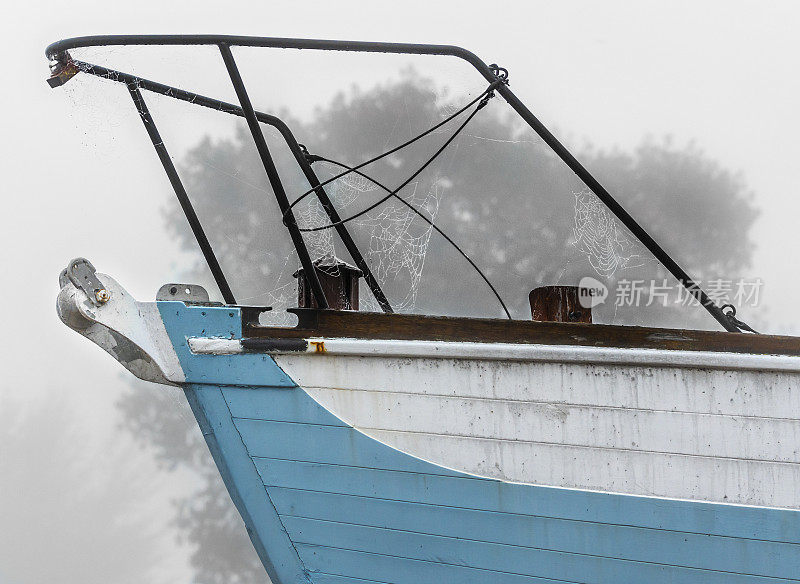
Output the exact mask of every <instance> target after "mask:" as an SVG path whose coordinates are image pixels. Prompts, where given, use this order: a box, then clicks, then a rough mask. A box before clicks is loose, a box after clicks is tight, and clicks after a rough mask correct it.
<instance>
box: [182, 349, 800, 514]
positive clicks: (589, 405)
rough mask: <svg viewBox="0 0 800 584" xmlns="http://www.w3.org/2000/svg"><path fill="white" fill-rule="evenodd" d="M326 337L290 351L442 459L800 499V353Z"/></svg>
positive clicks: (311, 379) (369, 418) (569, 483)
mask: <svg viewBox="0 0 800 584" xmlns="http://www.w3.org/2000/svg"><path fill="white" fill-rule="evenodd" d="M433 344H436V345H439V347H438V348H433V347H431V346H430V345H433ZM324 345H325V352H324V353H294V354H289V353H284V354H275V355H274V357H275V360H276V361H277V362H278V364H279V365H280V366H281V367H282V368H283V369H284V370H285V371H286V372H287V373H288V374H289V375H290V376H291V377H292V378H293V379H294V380H295V381H296V382H297V383H298V384H299V385H301V386H302V387H303V388H304V389H306V391H308V392H309V393H310V394H311V395H312V396H313V397H314V398H315V399H316V400H318V401H319V402H320V403H321V404H323V405H324V406H325V407H326V408H328V409H330V410H331V411H333V412H334V413H335V414H336V415H338V416H340V417H341V418H342V419H343V420H345V421H347V422H349V423H351V424H353V425H354V426H355V427H356V428H358V429H360V430H362V431H363V432H365V433H367V434H369V435H371V436H373V437H375V438H377V439H379V440H381V441H382V442H385V443H387V444H389V445H391V446H393V447H395V448H398V449H400V450H403V451H405V452H408V453H410V454H413V455H415V456H418V457H420V458H423V459H426V460H429V461H432V462H434V463H437V464H441V465H443V466H446V467H449V468H455V469H459V470H464V471H466V472H470V473H474V474H479V475H482V476H490V477H496V478H501V479H503V480H508V481H517V482H525V483H535V484H546V485H557V486H562V487H570V488H581V489H594V490H602V491H613V492H621V493H631V494H640V495H654V496H661V497H671V498H680V499H695V500H706V501H719V502H729V503H741V504H749V505H763V506H774V507H792V508H800V489H798V488H797V485H800V359H798V358H793V357H777V356H764V355H734V354H722V357H724V359H725V360H726V361H723V360H722V359H721V358H720V355H719V354H711V353H703V352H692V353H693V354H692V355H691V356H687V355H684V353H689V352H688V351H686V352H677V351H676V352H673V351H655V350H630V349H619V350H616V349H612V350H602V351H600V350H598V349H594V348H591V350H590V351H586V350H584V349H585V348H583V347H542V346H535V345H528V346H524V347H521V348H520V345H500V344H473V343H417V346H414V345H415V342H413V341H410V342H407V341H377V342H371V341H357V340H343V339H325V340H324ZM197 348H200V347H197V346H196V347H195V350H197ZM516 348H520V350H518V351H517V350H516ZM432 349H433V350H432ZM359 351H360V353H361V354H359ZM381 351H383V353H381ZM459 351H461V354H459ZM509 353H513V357H510V358H509V357H505V358H504V357H503V355H508V354H509ZM673 355H675V358H673V359H670V357H671V356H673ZM727 362H730V363H731V367H729V368H728V367H723V366H722V365H723V363H727ZM737 365H738V366H737Z"/></svg>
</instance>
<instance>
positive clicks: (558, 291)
mask: <svg viewBox="0 0 800 584" xmlns="http://www.w3.org/2000/svg"><path fill="white" fill-rule="evenodd" d="M528 299H529V300H530V303H531V317H532V318H533V320H540V321H549V322H588V323H591V322H592V309H591V307H589V308H585V307H583V306H581V303H580V301H579V288H578V287H577V286H542V287H540V288H534V289H533V290H531V293H530V295H529V296H528Z"/></svg>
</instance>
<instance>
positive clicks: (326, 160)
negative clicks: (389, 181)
mask: <svg viewBox="0 0 800 584" xmlns="http://www.w3.org/2000/svg"><path fill="white" fill-rule="evenodd" d="M311 158H313V161H314V162H316V161H319V162H328V163H330V164H335V165H336V166H340V167H342V168H345V169H347V170H349V171H351V172H353V173H354V174H357V175H359V176H361V177H364V178H365V179H367V180H368V181H370V182H371V183H373V184H375V185H377V186H378V187H380V188H382V189H383V190H384V191H386V192H388V193H389V196H392V197H394V198H395V199H397V200H398V201H400V202H401V203H403V204H404V205H405V206H406V207H408V208H409V209H411V210H412V211H413V212H414V213H416V214H417V215H418V216H419V217H420V218H421V219H422V220H423V221H425V222H426V223H427V224H428V225H430V226H431V227H432V228H433V229H434V230H436V233H438V234H439V235H441V236H442V237H444V238H445V240H447V242H448V243H449V244H450V245H452V246H453V247H454V248H455V250H456V251H457V252H458V253H460V254H461V255H462V256H463V257H464V259H465V260H467V262H469V265H471V266H472V267H473V268H474V269H475V271H476V272H478V275H479V276H480V277H481V278H483V281H484V282H486V285H487V286H489V288H490V289H491V291H492V293H493V294H494V296H495V298H497V301H498V302H500V306H502V307H503V312H505V313H506V316H507V317H508V319H509V320H511V313H510V312H509V310H508V308H507V307H506V303H505V302H503V299H502V298H501V297H500V293H499V292H498V291H497V289H496V288H495V287H494V286H493V285H492V283H491V282H490V281H489V278H487V277H486V274H484V273H483V271H482V270H481V269H480V268H479V267H478V266H477V265H476V264H475V262H473V261H472V259H471V258H470V257H469V256H468V255H467V254H466V252H465V251H464V250H463V249H461V247H459V245H458V244H457V243H456V242H455V241H453V240H452V239H451V238H450V236H448V235H447V234H446V233H445V232H444V231H442V230H441V229H440V228H439V227H437V226H436V225H435V224H434V223H433V221H431V220H430V219H428V218H427V217H426V216H425V215H423V214H422V212H421V211H419V210H418V209H417V208H416V207H414V205H412V204H411V203H409V202H408V201H406V200H405V199H404V198H403V197H401V196H400V195H398V194H397V193H396V192H393V191H392V190H391V189H390V188H389V187H387V186H385V185H383V184H382V183H380V182H378V181H377V180H376V179H374V178H372V177H371V176H368V175H366V174H364V173H363V172H361V171H360V170H358V169H357V168H355V167H353V166H348V165H346V164H344V163H341V162H338V161H336V160H331V159H330V158H325V157H324V156H319V155H316V154H315V155H313V156H311Z"/></svg>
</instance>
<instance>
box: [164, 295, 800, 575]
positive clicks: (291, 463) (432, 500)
mask: <svg viewBox="0 0 800 584" xmlns="http://www.w3.org/2000/svg"><path fill="white" fill-rule="evenodd" d="M192 310H193V309H189V308H186V307H182V308H180V311H179V312H180V315H181V316H180V317H179V318H184V317H186V316H187V315H188V314H191V311H192ZM162 311H163V312H164V313H165V319H164V320H165V324H166V327H167V330H168V331H170V335H171V336H173V338H174V340H175V342H176V350H178V355H179V357H180V359H181V362H184V360H188V361H194V360H198V359H205V360H206V361H205V362H206V363H207V364H208V367H210V368H211V369H210V370H209V371H208V372H207V373H205V374H204V375H205V377H207V378H212V377H216V373H215V371H216V370H219V369H220V368H222V369H223V370H225V371H231V370H233V369H234V368H238V367H241V368H242V371H243V372H246V373H245V375H248V376H249V375H251V370H250V368H251V367H258V368H259V370H260V374H261V375H262V383H261V385H259V386H257V387H253V386H247V387H235V386H236V385H237V383H236V380H235V379H230V380H229V383H227V384H224V385H222V384H213V385H206V384H199V385H198V384H192V385H190V386H189V387H188V388H187V395H189V396H190V401H192V402H193V403H197V404H199V405H198V406H197V407H196V411H199V410H203V411H205V412H206V414H205V415H206V417H207V418H208V421H207V425H208V426H209V427H216V428H219V430H218V431H215V432H214V433H213V434H214V435H215V436H216V433H217V432H220V433H223V434H225V433H229V434H230V437H231V441H232V443H234V445H235V447H236V451H237V453H238V454H235V455H234V454H232V450H231V449H228V448H219V449H218V452H219V454H218V456H219V457H220V459H221V461H222V462H223V464H226V463H225V462H224V461H225V460H227V459H229V458H231V457H239V458H240V459H241V461H242V464H243V465H245V466H246V465H247V464H248V463H249V464H250V465H251V468H250V469H249V471H248V472H249V475H250V476H251V479H252V480H253V481H257V482H258V483H259V484H260V485H261V488H262V489H263V491H260V492H259V491H258V490H257V489H256V490H255V492H254V493H253V494H252V496H253V497H254V498H268V500H269V501H270V504H271V507H272V508H273V509H274V512H275V515H274V517H273V518H272V520H271V521H273V522H274V525H276V526H278V527H276V531H278V532H281V533H284V534H285V536H286V538H287V540H288V542H285V545H287V546H290V549H292V550H294V552H295V553H296V554H297V560H298V562H299V565H300V566H302V570H305V571H306V576H307V578H308V580H307V581H310V582H360V581H375V582H390V583H398V584H403V583H412V582H413V583H419V582H435V581H442V582H459V583H460V582H467V583H469V582H487V581H491V582H509V583H516V582H596V583H612V582H613V583H615V584H616V583H624V582H631V583H634V582H635V583H640V582H643V581H646V582H703V583H709V582H712V583H713V582H725V583H730V582H748V583H750V582H775V581H788V580H789V579H792V578H794V577H796V576H797V574H800V513H798V512H797V511H795V510H790V509H778V508H765V507H757V506H745V505H730V504H721V503H712V502H707V501H699V500H696V501H690V500H679V499H670V498H662V497H643V496H632V495H624V494H617V493H606V492H599V491H596V490H589V489H569V488H559V487H553V486H540V485H533V484H521V483H517V482H511V481H507V480H498V479H495V478H491V477H486V476H476V475H474V474H470V473H465V472H461V471H460V470H458V469H454V468H453V466H457V465H452V464H451V465H445V464H435V463H432V462H429V461H425V460H422V459H421V458H419V457H417V456H414V455H412V454H409V453H407V452H403V451H401V450H400V449H398V448H393V447H392V446H390V445H389V444H387V443H385V441H383V440H377V439H375V437H373V436H370V435H368V434H367V433H365V432H362V431H360V430H359V429H358V428H356V427H354V425H353V424H352V423H351V421H350V420H347V419H346V417H343V414H342V412H345V411H346V412H349V416H350V417H352V416H353V414H354V412H356V411H355V410H354V409H352V408H348V407H347V404H345V403H344V401H346V399H348V398H345V400H344V401H341V402H340V401H337V400H338V398H336V399H333V398H330V394H332V393H336V392H339V393H342V394H345V393H352V394H358V395H359V396H361V397H360V398H358V399H362V398H364V397H365V396H366V397H367V399H371V398H369V397H368V396H369V394H370V393H372V394H374V396H375V397H376V399H378V398H387V399H395V400H396V399H397V395H398V394H399V393H400V392H397V391H393V389H396V388H394V386H393V385H392V382H390V381H387V379H386V378H385V377H383V376H382V375H383V374H382V373H381V372H382V371H384V370H386V369H389V370H394V368H393V367H382V366H381V367H378V366H377V365H376V363H375V362H374V361H368V362H367V363H363V362H359V361H363V360H369V359H374V358H370V357H364V358H361V357H352V358H353V359H354V360H355V362H353V363H351V364H350V365H349V366H347V365H343V370H344V371H346V376H347V377H348V378H349V379H353V380H360V382H361V383H371V385H372V386H373V387H379V386H380V387H383V388H384V389H388V390H392V391H379V390H375V391H372V392H369V391H360V390H344V389H342V388H338V389H328V390H323V388H321V387H317V388H316V389H314V388H304V387H301V386H299V385H293V386H290V382H287V379H290V380H291V384H294V382H295V381H296V380H295V379H294V378H293V377H291V376H290V375H289V373H290V372H292V371H294V372H295V373H296V374H298V375H300V376H301V377H302V376H303V375H305V376H306V378H307V380H310V379H311V378H312V377H311V376H314V375H317V376H325V375H326V370H327V367H326V366H325V365H324V363H323V360H325V359H329V360H330V362H331V365H330V366H331V367H335V366H336V365H335V363H336V362H338V361H339V360H342V362H343V363H344V361H346V360H347V358H346V357H344V356H337V355H328V356H325V355H324V354H322V355H321V354H311V353H306V354H302V355H300V354H293V355H290V354H281V355H276V356H275V361H274V362H270V361H264V360H263V359H262V356H261V355H255V354H247V353H240V354H228V355H223V354H217V355H211V354H197V353H192V352H191V351H189V350H187V349H180V344H181V343H185V342H186V338H187V337H191V336H192V332H191V329H195V328H196V327H197V326H199V325H200V323H197V324H193V325H189V328H186V325H179V324H178V323H177V322H173V321H171V318H170V316H169V314H168V312H167V311H166V310H164V309H162ZM176 316H177V315H176ZM202 328H204V329H206V330H208V326H207V324H206V323H202ZM212 336H213V335H212ZM181 351H183V353H182V352H181ZM212 363H216V364H214V365H212ZM227 363H238V365H236V366H235V367H234V365H228V364H227ZM303 363H305V364H307V366H306V365H303ZM278 364H280V365H281V367H278V366H277V365H278ZM383 365H388V364H386V363H384V364H383ZM471 365H472V362H470V364H465V363H461V365H460V366H461V368H462V370H465V371H467V372H469V371H470V367H471ZM431 366H433V365H431V364H430V363H427V364H425V365H424V367H431ZM436 366H437V367H438V366H441V367H442V368H444V369H447V370H450V371H451V373H452V371H453V364H452V363H446V362H442V363H439V364H437V365H436ZM191 367H192V368H194V367H196V365H194V364H193V365H191ZM301 367H304V368H305V369H303V371H305V373H299V372H300V368H301ZM348 367H350V369H348ZM361 367H366V368H367V369H366V370H364V371H362V372H361V373H358V374H355V375H352V376H351V375H350V374H351V373H356V371H355V370H354V369H352V368H356V369H358V368H361ZM399 370H400V371H406V372H407V373H408V372H409V371H410V375H411V378H415V379H417V380H418V383H417V387H419V388H428V389H429V390H431V391H432V393H425V392H423V391H420V392H419V393H415V392H408V391H407V392H405V393H402V395H404V396H408V398H409V399H417V397H416V396H418V397H419V399H422V400H423V402H424V400H426V399H429V398H431V397H435V398H436V399H456V400H459V399H462V398H463V396H457V395H455V396H454V395H453V394H454V393H455V394H458V393H465V392H468V391H469V389H468V388H467V386H466V385H463V384H458V383H457V384H455V385H453V386H452V387H451V389H450V390H434V386H435V385H436V384H435V383H433V382H432V381H431V379H433V377H431V376H425V377H422V376H419V370H418V369H415V368H414V367H413V366H412V365H411V364H410V363H409V360H408V359H406V360H405V361H404V362H403V366H401V367H399ZM370 371H371V374H369V373H370ZM198 374H199V372H198ZM779 375H784V374H783V373H781V374H779ZM329 379H330V378H329ZM393 379H395V381H396V382H397V383H401V379H400V378H399V377H398V378H393ZM380 380H383V381H385V382H386V384H383V385H382V384H380V383H377V384H376V382H377V381H380ZM321 385H323V384H321V383H318V384H317V386H321ZM334 385H335V384H334ZM440 387H441V386H440ZM495 387H496V386H495ZM453 389H455V390H456V391H455V392H454V391H453ZM473 389H474V388H473ZM543 391H544V390H543ZM617 391H620V392H623V393H624V391H625V390H624V388H618V389H617ZM440 394H445V395H444V396H442V395H440ZM336 395H338V393H336ZM388 396H391V397H388ZM587 396H588V394H587ZM595 399H596V400H597V399H601V396H596V398H595ZM654 399H655V398H654ZM207 400H208V401H210V400H216V401H218V402H219V408H217V409H214V411H213V415H209V412H210V411H211V410H212V408H208V407H205V408H204V406H203V404H204V403H205V402H206V401H207ZM326 400H328V403H326ZM484 401H487V404H488V402H489V401H491V400H484ZM576 401H577V400H576ZM725 401H726V400H722V401H720V402H719V403H720V404H721V403H723V402H725ZM387 403H388V402H384V403H383V405H386V404H387ZM706 403H708V404H710V403H717V402H716V401H714V400H707V402H706ZM728 403H729V402H728ZM326 406H328V407H326ZM373 406H374V407H373ZM381 407H382V406H381V402H380V399H378V401H377V402H374V403H373V404H371V405H370V406H369V407H365V408H364V410H365V411H372V412H373V414H374V415H373V416H372V417H371V419H373V420H380V419H384V420H389V419H392V420H395V422H394V423H396V424H401V423H403V422H402V421H403V420H406V419H407V418H406V417H404V416H402V415H401V416H394V415H391V414H389V415H386V416H385V414H383V413H381V414H377V412H379V411H380V410H381ZM409 407H411V406H409ZM726 407H727V406H726ZM730 407H731V408H735V407H736V406H735V405H732V406H730ZM765 407H766V406H765ZM356 409H357V408H356ZM413 409H414V411H415V412H417V413H421V412H422V411H423V410H425V409H426V408H424V407H422V408H420V407H419V404H416V405H414V406H413ZM409 411H410V410H409ZM437 411H438V415H439V416H440V418H441V419H440V422H441V424H443V425H444V426H447V424H448V423H450V422H451V420H445V419H444V418H445V417H446V412H444V413H443V410H436V409H435V408H432V409H430V412H432V415H433V417H432V418H426V419H427V421H425V420H426V419H423V418H424V416H423V417H422V418H420V420H421V421H420V422H418V423H419V424H425V423H433V422H434V420H435V418H436V415H437ZM667 413H669V412H667ZM337 414H338V415H337ZM355 415H356V417H358V415H359V414H358V413H357V412H356V413H355ZM381 416H385V417H381ZM461 417H462V419H463V416H461ZM415 418H416V416H411V419H412V420H413V419H415ZM478 418H480V419H482V418H483V416H482V415H479V416H474V415H473V417H472V418H470V417H469V416H467V418H466V419H471V420H473V422H475V421H477V420H478ZM201 419H202V416H201ZM398 420H399V421H398ZM415 423H416V422H415ZM383 425H386V424H383ZM503 426H504V424H500V425H499V427H494V426H493V424H492V423H489V424H488V425H484V426H483V427H482V428H483V429H482V430H481V431H499V430H500V429H501V427H503ZM526 427H527V426H525V425H524V424H523V425H522V426H518V427H517V428H516V429H515V428H514V426H513V424H512V425H511V426H510V429H507V430H506V431H512V432H513V431H517V430H519V431H524V429H525V428H526ZM473 429H475V430H477V426H475V425H473ZM370 432H372V431H370ZM207 435H208V436H211V434H207ZM215 440H216V438H215ZM699 444H700V442H696V443H695V445H696V446H698V447H699ZM212 451H213V449H212ZM784 464H785V463H784ZM226 480H227V482H228V484H229V488H232V489H233V490H234V491H235V490H236V489H237V486H236V485H237V484H240V483H241V482H242V480H243V477H242V475H235V474H233V473H231V474H230V475H229V476H228V477H227V479H226ZM234 499H235V500H236V497H234ZM239 505H240V506H241V507H243V508H244V509H245V510H246V509H247V508H248V505H249V503H248V501H247V499H246V497H240V503H239ZM243 516H244V517H245V518H246V520H247V517H248V513H247V512H246V511H245V512H243ZM267 523H268V522H267V521H264V520H255V519H254V520H253V522H252V526H251V530H252V531H253V533H254V534H256V537H255V539H258V540H261V538H260V537H259V536H258V529H259V527H263V526H264V525H266V524H267ZM265 553H266V554H267V555H268V556H269V555H270V553H271V550H270V548H269V547H268V546H267V547H266V550H265ZM267 563H268V564H269V562H267ZM273 576H274V577H275V578H280V577H281V576H280V574H279V572H277V571H276V572H275V573H274V574H273ZM278 581H281V582H283V581H296V580H291V579H290V580H280V579H279V580H278Z"/></svg>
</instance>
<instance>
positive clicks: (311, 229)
mask: <svg viewBox="0 0 800 584" xmlns="http://www.w3.org/2000/svg"><path fill="white" fill-rule="evenodd" d="M492 97H493V94H492V93H487V94H486V95H485V96H484V97H483V99H482V100H481V102H480V103H479V104H478V107H476V108H475V109H474V110H473V111H472V113H470V114H469V116H467V119H466V120H464V121H463V122H462V123H461V125H460V126H459V127H458V128H456V130H455V132H453V134H452V135H451V136H450V137H449V138H448V139H447V140H446V141H445V143H444V144H442V145H441V146H440V147H439V149H438V150H437V151H436V152H434V153H433V155H432V156H431V157H430V158H428V160H426V161H425V163H424V164H423V165H422V166H420V167H419V168H418V169H417V170H416V171H414V172H413V173H412V174H411V176H409V177H408V178H407V179H406V180H404V181H403V182H402V183H401V184H400V186H399V187H397V188H396V189H394V190H393V191H390V192H389V194H388V195H386V196H385V197H382V198H381V199H379V200H377V201H375V202H374V203H373V204H372V205H370V206H369V207H367V208H366V209H362V210H361V211H359V212H358V213H356V214H355V215H351V216H350V217H347V218H346V219H341V220H339V221H336V222H334V223H329V224H328V225H321V226H319V227H305V228H300V231H301V232H303V233H309V232H314V231H322V230H324V229H331V228H332V227H336V226H337V225H344V224H345V223H347V222H349V221H352V220H353V219H358V218H359V217H361V216H362V215H365V214H367V213H369V212H370V211H372V210H373V209H374V208H375V207H377V206H379V205H381V204H382V203H384V202H385V201H387V200H389V198H391V197H392V196H394V195H396V194H397V192H398V191H400V190H401V189H403V188H404V187H405V186H406V185H408V183H410V182H411V181H412V180H414V179H415V178H417V176H419V175H420V174H421V173H422V171H423V170H425V169H426V168H427V167H428V165H430V164H431V163H432V162H433V161H434V160H436V158H437V157H438V156H439V155H440V154H441V153H442V152H444V150H445V148H447V147H448V146H449V145H450V144H451V143H452V142H453V140H455V139H456V138H457V137H458V135H459V134H460V133H461V130H463V129H464V128H465V127H466V126H467V124H469V123H470V121H471V120H472V118H474V117H475V114H477V113H478V112H479V111H480V110H481V108H482V107H483V106H485V105H486V104H487V103H488V102H489V99H491V98H492ZM362 166H364V165H363V164H360V165H358V166H355V167H354V169H353V171H354V170H355V169H357V168H360V167H362ZM353 171H350V170H348V171H346V172H344V173H342V174H341V176H344V175H346V174H349V173H350V172H353ZM298 200H299V199H298ZM295 202H297V201H295ZM292 204H294V203H292ZM291 208H292V207H291V205H290V206H289V209H287V211H289V210H291Z"/></svg>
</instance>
